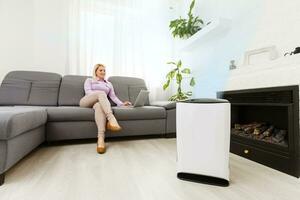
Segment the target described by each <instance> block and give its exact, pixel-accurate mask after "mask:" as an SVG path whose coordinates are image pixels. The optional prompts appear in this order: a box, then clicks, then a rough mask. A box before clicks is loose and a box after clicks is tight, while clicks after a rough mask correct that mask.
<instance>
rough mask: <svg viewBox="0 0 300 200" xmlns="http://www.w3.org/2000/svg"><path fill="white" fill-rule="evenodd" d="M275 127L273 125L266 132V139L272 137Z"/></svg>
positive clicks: (264, 134)
mask: <svg viewBox="0 0 300 200" xmlns="http://www.w3.org/2000/svg"><path fill="white" fill-rule="evenodd" d="M274 128H275V127H274V126H273V125H271V126H270V127H269V128H268V129H267V130H266V131H264V132H263V133H262V134H263V136H265V137H270V136H271V135H272V133H273V130H274Z"/></svg>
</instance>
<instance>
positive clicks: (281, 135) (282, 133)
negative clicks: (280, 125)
mask: <svg viewBox="0 0 300 200" xmlns="http://www.w3.org/2000/svg"><path fill="white" fill-rule="evenodd" d="M286 134H287V131H286V130H279V131H278V132H277V133H276V134H275V136H274V137H272V140H274V141H275V142H277V143H280V142H282V141H283V140H284V138H285V136H286Z"/></svg>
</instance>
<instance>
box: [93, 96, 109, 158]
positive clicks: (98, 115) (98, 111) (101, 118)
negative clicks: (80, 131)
mask: <svg viewBox="0 0 300 200" xmlns="http://www.w3.org/2000/svg"><path fill="white" fill-rule="evenodd" d="M93 109H94V110H95V121H96V124H97V128H98V146H97V152H98V153H104V152H105V142H104V139H105V125H106V117H105V114H104V112H103V110H102V108H101V105H100V104H99V102H98V103H95V104H94V106H93Z"/></svg>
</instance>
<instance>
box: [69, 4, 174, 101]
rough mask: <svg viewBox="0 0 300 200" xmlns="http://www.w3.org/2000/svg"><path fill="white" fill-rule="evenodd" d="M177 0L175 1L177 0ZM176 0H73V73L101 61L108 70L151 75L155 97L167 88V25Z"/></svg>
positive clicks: (86, 71)
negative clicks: (171, 7) (173, 2)
mask: <svg viewBox="0 0 300 200" xmlns="http://www.w3.org/2000/svg"><path fill="white" fill-rule="evenodd" d="M173 1H174V0H173ZM171 4H172V1H171V0H70V18H69V63H68V70H67V71H68V73H70V74H80V75H91V73H92V68H93V66H94V64H96V63H103V64H105V65H106V66H107V75H108V76H112V75H119V76H131V77H140V78H144V79H145V80H146V84H147V86H148V88H149V90H150V100H153V99H155V100H164V99H167V97H168V96H169V95H170V94H169V93H167V92H164V91H163V90H162V85H163V82H164V81H165V75H166V73H167V72H168V70H169V69H170V67H169V66H167V65H166V62H168V61H170V60H173V57H172V54H173V53H172V49H173V47H172V46H173V44H172V37H171V34H170V31H169V28H168V24H169V21H170V19H171V15H172V13H171V12H172V10H170V9H169V8H170V6H172V5H171Z"/></svg>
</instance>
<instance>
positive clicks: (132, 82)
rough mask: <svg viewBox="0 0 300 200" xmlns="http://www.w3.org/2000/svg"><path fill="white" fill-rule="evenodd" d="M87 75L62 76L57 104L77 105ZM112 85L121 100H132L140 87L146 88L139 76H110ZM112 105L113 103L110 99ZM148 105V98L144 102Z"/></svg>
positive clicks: (82, 93)
mask: <svg viewBox="0 0 300 200" xmlns="http://www.w3.org/2000/svg"><path fill="white" fill-rule="evenodd" d="M87 78H89V76H75V75H66V76H64V77H63V78H62V81H61V86H60V91H59V98H58V105H59V106H78V105H79V101H80V99H81V98H82V97H83V96H84V95H85V93H84V82H85V80H86V79H87ZM108 81H110V82H111V83H112V84H113V86H114V90H115V93H116V95H117V97H118V98H119V99H120V100H121V101H126V100H129V101H131V102H134V101H135V99H136V97H137V95H138V94H139V92H140V90H141V89H147V87H146V85H145V81H144V80H143V79H140V78H133V77H123V76H112V77H109V78H108ZM110 102H111V104H112V105H115V104H114V103H113V102H112V101H111V100H110ZM146 105H149V99H148V100H147V102H146Z"/></svg>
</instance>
